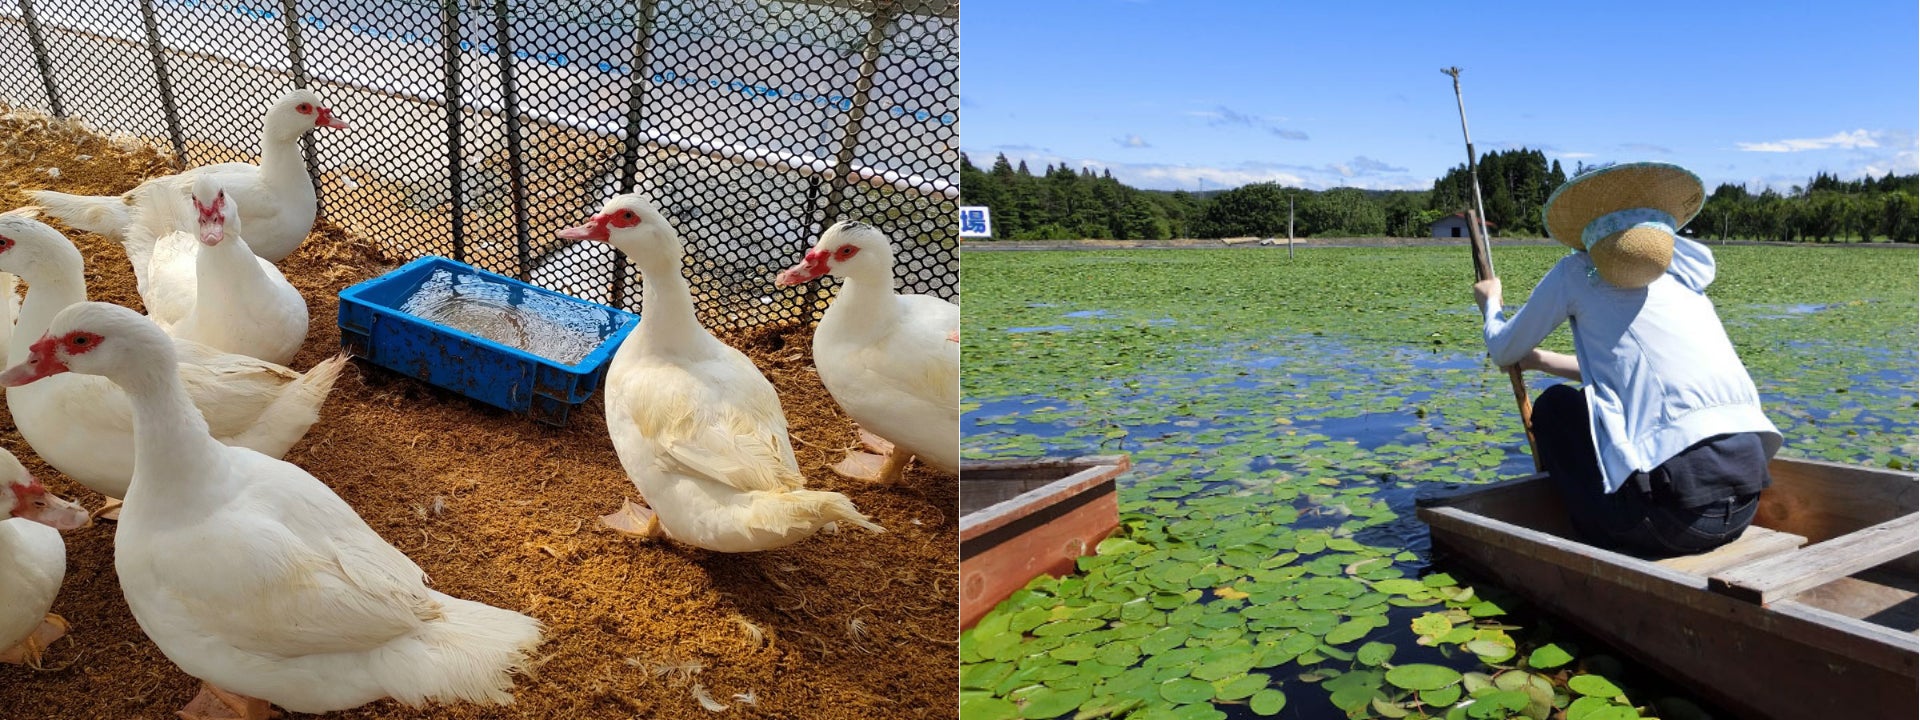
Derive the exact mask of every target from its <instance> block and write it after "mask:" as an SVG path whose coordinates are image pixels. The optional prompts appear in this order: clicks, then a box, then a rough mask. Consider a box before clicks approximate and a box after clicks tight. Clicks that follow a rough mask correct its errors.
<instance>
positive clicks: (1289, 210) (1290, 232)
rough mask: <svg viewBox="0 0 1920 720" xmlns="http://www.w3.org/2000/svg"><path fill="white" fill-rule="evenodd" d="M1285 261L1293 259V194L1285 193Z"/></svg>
mask: <svg viewBox="0 0 1920 720" xmlns="http://www.w3.org/2000/svg"><path fill="white" fill-rule="evenodd" d="M1287 259H1288V260H1292V259H1293V193H1287Z"/></svg>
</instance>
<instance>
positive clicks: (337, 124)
mask: <svg viewBox="0 0 1920 720" xmlns="http://www.w3.org/2000/svg"><path fill="white" fill-rule="evenodd" d="M313 125H314V127H330V128H333V129H335V130H345V129H347V121H345V120H341V119H340V118H337V117H334V116H333V108H324V107H323V108H316V109H315V110H314V117H313Z"/></svg>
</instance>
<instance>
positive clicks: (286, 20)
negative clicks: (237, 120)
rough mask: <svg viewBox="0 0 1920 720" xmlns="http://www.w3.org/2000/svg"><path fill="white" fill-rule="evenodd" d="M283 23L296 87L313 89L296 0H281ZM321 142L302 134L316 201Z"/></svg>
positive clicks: (318, 189) (310, 134)
mask: <svg viewBox="0 0 1920 720" xmlns="http://www.w3.org/2000/svg"><path fill="white" fill-rule="evenodd" d="M280 16H281V25H283V26H284V27H285V28H286V33H287V61H288V63H289V65H290V66H291V67H292V69H293V85H294V87H303V88H308V89H311V88H312V87H313V78H311V77H308V76H307V52H306V48H305V47H303V46H302V44H301V42H300V9H299V8H297V7H294V0H280ZM317 142H319V140H318V136H317V135H316V134H315V133H307V134H306V135H302V136H300V154H301V157H303V158H304V159H305V160H306V161H307V177H308V178H310V179H312V181H313V195H314V199H315V201H316V202H318V201H320V200H323V199H324V198H321V197H320V192H321V191H320V161H319V158H318V157H317V156H316V155H315V154H314V149H313V146H314V144H315V143H317ZM320 209H321V210H325V209H326V203H324V202H321V203H320Z"/></svg>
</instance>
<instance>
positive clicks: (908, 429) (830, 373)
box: [776, 221, 960, 482]
mask: <svg viewBox="0 0 1920 720" xmlns="http://www.w3.org/2000/svg"><path fill="white" fill-rule="evenodd" d="M823 275H833V276H834V277H838V278H841V279H844V280H845V281H846V283H845V284H844V285H842V286H841V287H840V294H839V296H838V297H836V298H834V300H833V305H831V306H829V307H828V308H827V312H826V315H825V316H823V317H821V318H820V326H819V327H818V328H816V329H815V330H814V333H813V362H814V365H815V367H817V368H818V369H819V371H820V382H821V384H823V385H826V386H827V392H829V393H831V394H832V395H833V399H834V401H835V402H838V403H840V407H841V408H842V409H844V410H846V411H847V415H848V416H850V417H852V418H853V421H854V422H856V423H859V424H860V427H861V429H863V430H865V431H867V432H871V433H873V434H874V435H877V436H879V437H880V438H881V439H883V440H885V441H886V442H884V443H873V444H876V445H880V446H881V447H883V448H884V447H885V446H886V445H889V444H890V445H892V448H891V451H890V452H887V455H886V458H885V461H884V464H883V463H882V462H880V459H879V458H877V457H875V456H872V455H867V454H865V453H859V454H853V455H850V456H849V457H848V458H847V459H846V460H845V461H843V462H841V463H840V464H839V465H836V466H835V467H834V469H835V470H836V471H838V472H840V473H841V474H843V475H848V476H851V477H861V478H868V479H880V480H883V481H886V482H893V481H895V480H897V479H898V478H899V476H900V471H901V470H902V469H904V468H905V467H906V465H907V461H908V460H910V459H911V458H912V457H918V458H920V459H921V460H922V461H924V462H926V463H927V464H929V465H932V466H933V467H935V468H938V469H940V470H941V471H944V472H948V473H957V472H959V470H960V342H959V340H960V306H958V305H955V304H953V303H950V302H947V301H945V300H941V299H939V298H936V297H932V296H929V295H899V294H896V293H895V292H894V290H893V245H892V243H890V242H888V240H887V236H886V235H885V234H884V233H881V232H880V231H879V230H877V229H875V228H874V227H873V226H871V225H867V224H864V223H857V222H845V221H843V222H840V223H836V224H835V225H834V226H833V227H830V228H827V231H826V232H825V233H822V234H821V235H820V241H819V242H817V243H814V246H813V248H812V249H810V250H808V251H807V254H806V259H804V260H802V261H800V264H799V265H795V266H793V267H791V268H788V269H787V270H786V271H785V272H782V273H780V276H779V278H778V279H777V280H776V282H778V283H779V284H780V285H783V286H785V285H798V284H800V283H804V282H809V281H812V280H814V279H816V278H819V277H821V276H823ZM876 466H877V469H876Z"/></svg>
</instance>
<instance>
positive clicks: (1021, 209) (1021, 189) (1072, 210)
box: [960, 148, 1920, 242]
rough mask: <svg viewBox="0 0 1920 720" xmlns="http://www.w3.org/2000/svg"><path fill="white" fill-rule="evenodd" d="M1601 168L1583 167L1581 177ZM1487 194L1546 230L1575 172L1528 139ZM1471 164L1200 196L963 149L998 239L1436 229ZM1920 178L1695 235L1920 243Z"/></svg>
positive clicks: (966, 171)
mask: <svg viewBox="0 0 1920 720" xmlns="http://www.w3.org/2000/svg"><path fill="white" fill-rule="evenodd" d="M1592 169H1597V166H1596V167H1593V168H1590V167H1588V166H1586V165H1585V164H1584V163H1582V164H1578V165H1576V167H1575V168H1574V170H1573V173H1572V174H1571V175H1572V176H1578V175H1579V174H1580V173H1582V172H1587V171H1589V170H1592ZM1478 170H1479V176H1480V187H1481V195H1482V200H1483V202H1485V204H1486V208H1487V221H1488V222H1489V223H1491V224H1492V225H1493V226H1494V234H1495V235H1499V236H1506V237H1544V236H1545V235H1546V229H1545V228H1544V227H1543V226H1542V224H1541V215H1540V211H1541V208H1542V207H1543V206H1544V205H1545V204H1546V201H1547V197H1548V196H1550V195H1551V194H1552V193H1553V191H1554V189H1555V188H1558V187H1559V186H1560V185H1561V184H1563V183H1565V182H1566V181H1567V178H1568V177H1569V176H1570V175H1569V173H1567V172H1566V171H1565V169H1563V168H1562V167H1561V165H1560V161H1558V160H1551V161H1550V160H1548V158H1547V156H1546V154H1545V153H1543V152H1541V151H1539V150H1530V149H1526V148H1521V149H1517V150H1504V151H1497V152H1490V153H1486V154H1484V155H1482V156H1481V158H1480V161H1479V167H1478ZM1472 193H1473V186H1472V182H1471V178H1470V176H1469V175H1468V173H1467V168H1466V166H1465V165H1464V164H1463V165H1458V166H1455V167H1453V168H1451V169H1449V170H1448V171H1447V173H1446V174H1445V175H1443V176H1442V177H1441V178H1440V179H1438V180H1435V181H1434V183H1433V188H1432V189H1431V190H1420V191H1404V190H1360V189H1357V188H1345V187H1342V188H1332V189H1329V190H1322V191H1314V190H1304V189H1300V188H1289V187H1283V186H1280V185H1278V184H1275V183H1255V184H1251V185H1243V186H1241V187H1238V188H1234V189H1232V190H1225V191H1213V192H1206V193H1193V192H1186V191H1182V190H1176V191H1171V192H1169V191H1160V190H1140V189H1137V188H1133V187H1128V186H1127V185H1124V184H1121V183H1120V181H1118V180H1115V179H1114V178H1113V176H1112V175H1111V174H1110V173H1108V172H1105V171H1102V172H1101V173H1099V174H1095V173H1094V172H1093V171H1092V170H1090V169H1086V168H1081V169H1079V170H1075V169H1073V168H1070V167H1067V166H1066V165H1064V164H1062V165H1060V166H1052V165H1049V166H1047V167H1046V168H1045V169H1043V170H1042V171H1041V172H1040V173H1038V174H1035V173H1034V172H1032V171H1031V170H1030V169H1028V167H1027V164H1026V163H1025V162H1024V161H1022V162H1020V163H1018V164H1014V163H1010V162H1009V161H1008V160H1007V157H1006V156H1005V155H1000V156H998V157H996V158H995V159H994V161H993V164H992V165H991V166H989V167H988V168H987V169H986V170H982V169H980V168H979V167H978V166H976V165H974V164H973V161H972V159H971V158H968V157H967V156H966V155H965V154H962V155H961V163H960V204H962V205H985V206H987V207H990V208H992V210H993V231H994V237H995V238H996V239H1016V240H1075V239H1087V238H1102V239H1117V240H1165V239H1169V238H1228V237H1248V236H1256V237H1286V236H1287V233H1288V229H1289V228H1288V218H1289V204H1290V203H1291V208H1292V233H1293V235H1294V236H1296V237H1381V236H1386V237H1426V236H1428V235H1430V234H1431V233H1430V232H1429V226H1431V225H1432V224H1433V223H1434V222H1435V221H1437V220H1439V219H1440V218H1443V217H1445V216H1447V215H1451V214H1453V213H1456V212H1459V211H1461V210H1464V209H1466V208H1468V207H1471V206H1472V204H1473V200H1472V197H1473V195H1472ZM1916 194H1920V175H1894V174H1892V173H1891V172H1889V173H1888V174H1887V175H1886V176H1884V177H1881V178H1877V179H1876V178H1863V179H1859V180H1841V179H1839V178H1838V177H1835V176H1832V175H1828V174H1826V173H1821V174H1819V175H1816V176H1815V177H1814V178H1813V179H1812V180H1810V181H1809V182H1808V183H1807V184H1806V185H1804V186H1795V187H1793V188H1792V189H1790V190H1789V191H1788V192H1785V193H1782V192H1779V191H1776V190H1773V189H1771V188H1768V189H1765V190H1762V191H1760V192H1758V193H1754V192H1751V191H1749V190H1748V189H1747V188H1746V187H1744V186H1741V185H1734V184H1730V183H1729V184H1723V185H1721V186H1719V187H1718V188H1715V189H1714V191H1713V192H1712V193H1711V194H1710V195H1709V196H1708V199H1707V202H1706V206H1705V207H1704V208H1703V209H1702V210H1701V212H1700V215H1699V217H1697V218H1695V219H1694V221H1693V222H1692V223H1690V224H1689V226H1688V227H1689V228H1690V232H1691V234H1693V235H1695V236H1696V237H1701V238H1708V239H1717V240H1725V239H1738V240H1777V241H1803V242H1847V241H1881V240H1887V241H1893V242H1915V240H1916V237H1915V235H1916V229H1917V228H1916V217H1915V216H1916V213H1917V212H1920V204H1917V203H1916V200H1915V196H1916Z"/></svg>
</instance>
